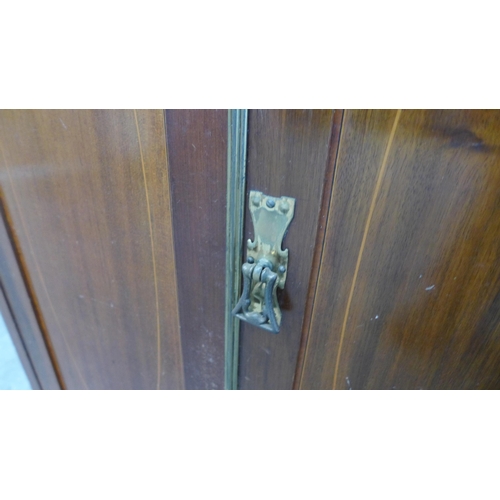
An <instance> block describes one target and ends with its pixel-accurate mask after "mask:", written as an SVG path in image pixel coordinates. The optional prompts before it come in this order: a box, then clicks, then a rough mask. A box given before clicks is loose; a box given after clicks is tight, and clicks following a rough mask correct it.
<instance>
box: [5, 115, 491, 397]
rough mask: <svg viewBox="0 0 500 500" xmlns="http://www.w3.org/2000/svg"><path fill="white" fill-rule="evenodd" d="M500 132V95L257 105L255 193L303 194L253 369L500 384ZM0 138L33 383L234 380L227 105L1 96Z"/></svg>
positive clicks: (257, 383) (241, 375)
mask: <svg viewBox="0 0 500 500" xmlns="http://www.w3.org/2000/svg"><path fill="white" fill-rule="evenodd" d="M499 145H500V113H499V112H498V111H480V110H474V111H454V110H447V111H436V110H432V111H422V110H410V111H406V110H403V111H396V110H369V111H363V110H357V111H351V110H346V111H333V110H324V111H321V110H314V111H313V110H286V111H280V110H250V111H249V113H248V132H247V161H246V193H248V192H249V191H250V190H251V189H255V190H259V191H263V192H264V193H267V194H269V195H273V196H290V197H293V198H295V199H296V206H295V216H294V219H293V221H292V223H291V225H290V227H289V231H288V233H287V235H286V238H285V241H284V246H285V247H287V248H288V249H289V252H290V260H289V269H288V276H287V282H286V286H285V289H284V290H283V291H282V292H281V291H279V292H278V296H279V302H280V307H281V309H282V312H283V320H282V326H281V331H280V333H279V334H277V335H273V334H270V333H269V332H266V331H263V330H261V329H259V328H257V327H255V326H252V325H250V324H247V323H244V322H242V323H241V329H240V335H239V347H238V358H239V366H238V387H239V388H240V389H292V388H296V389H333V388H335V389H462V388H463V389H475V388H481V389H486V388H499V387H500V375H499V373H500V302H499V298H500V244H499V241H500V153H499ZM0 147H1V152H2V154H1V156H0V187H1V201H2V227H1V228H0V229H1V231H0V251H1V257H2V259H1V262H0V279H1V285H2V293H3V297H4V300H3V302H2V301H0V303H4V304H5V305H4V306H3V308H4V310H8V312H9V314H10V315H11V316H12V317H13V318H14V321H13V322H12V324H13V325H14V326H13V329H15V333H14V334H15V335H18V339H19V341H18V344H17V345H18V349H21V350H23V352H24V360H25V363H26V364H27V367H28V374H31V375H30V377H31V378H32V380H34V381H35V385H39V386H40V387H42V388H56V387H62V388H68V389H85V388H88V389H155V388H156V389H158V388H159V389H183V388H186V389H222V388H223V387H224V367H225V358H226V359H227V356H228V355H229V353H228V352H227V345H226V347H225V334H226V333H225V328H226V329H227V326H226V327H225V318H226V309H227V307H226V303H225V295H226V281H227V276H226V253H227V252H228V251H230V250H231V249H230V248H228V247H227V236H226V229H227V226H226V221H227V220H229V219H227V213H226V211H227V210H226V209H227V207H226V199H227V194H228V193H227V189H228V187H227V185H228V176H227V167H228V165H227V163H228V147H230V141H228V113H227V111H225V110H221V111H215V110H203V111H196V110H190V111H181V110H176V111H166V112H164V111H2V112H1V113H0ZM245 202H246V203H248V200H247V197H246V196H245ZM252 235H253V227H252V225H251V222H250V217H249V211H248V206H246V207H245V227H244V240H245V241H246V239H247V238H249V237H252ZM232 250H233V251H237V252H238V254H239V255H240V256H241V262H243V258H244V255H245V250H244V248H243V245H242V248H241V249H239V248H238V249H232Z"/></svg>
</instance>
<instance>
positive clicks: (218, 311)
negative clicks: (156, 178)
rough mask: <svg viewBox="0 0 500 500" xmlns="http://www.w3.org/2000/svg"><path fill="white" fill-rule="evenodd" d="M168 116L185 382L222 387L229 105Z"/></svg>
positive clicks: (197, 386) (191, 386) (199, 386)
mask: <svg viewBox="0 0 500 500" xmlns="http://www.w3.org/2000/svg"><path fill="white" fill-rule="evenodd" d="M165 117H166V130H167V143H168V151H169V166H170V179H171V183H172V201H173V205H172V216H173V225H174V235H175V254H176V267H177V276H178V284H179V314H180V322H181V331H182V349H183V355H184V367H185V380H186V388H187V389H223V388H224V310H225V267H226V169H227V110H168V111H166V114H165Z"/></svg>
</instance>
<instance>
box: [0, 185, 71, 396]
mask: <svg viewBox="0 0 500 500" xmlns="http://www.w3.org/2000/svg"><path fill="white" fill-rule="evenodd" d="M0 199H1V208H2V210H1V216H0V303H1V304H0V311H1V313H2V315H3V317H4V319H5V322H6V325H7V328H8V330H9V333H10V335H11V337H12V340H13V342H14V345H15V347H16V350H17V352H18V354H19V357H20V359H21V363H22V365H23V367H24V369H25V371H26V374H27V376H28V379H29V381H30V383H31V387H32V388H40V389H60V388H61V385H62V379H61V376H60V374H57V373H56V370H55V368H56V367H55V366H54V362H53V357H52V359H51V354H52V356H53V350H52V346H51V343H50V338H49V337H48V335H47V330H46V328H45V325H44V324H43V321H41V315H40V311H39V307H38V305H37V304H36V303H35V302H34V301H33V294H32V293H31V290H32V284H31V282H30V280H29V277H28V276H26V275H23V274H22V269H23V268H24V267H25V266H24V265H23V264H22V262H21V261H20V259H21V255H20V254H19V253H18V252H17V249H16V247H18V246H19V245H18V244H17V243H16V242H15V241H14V237H13V234H12V233H11V232H10V231H9V223H8V222H7V217H6V213H5V210H4V205H5V201H4V198H3V193H2V191H1V190H0Z"/></svg>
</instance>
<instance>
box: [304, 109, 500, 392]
mask: <svg viewBox="0 0 500 500" xmlns="http://www.w3.org/2000/svg"><path fill="white" fill-rule="evenodd" d="M499 242H500V112H498V111H479V110H472V111H453V110H447V111H346V112H345V116H344V122H343V127H342V133H341V140H340V145H339V156H338V162H337V166H336V175H335V181H334V186H333V190H332V194H331V202H330V210H329V214H328V224H327V228H326V235H325V247H324V251H323V254H322V260H321V265H320V272H319V279H318V285H317V291H316V296H315V302H314V307H313V312H312V318H311V324H310V330H309V331H308V332H307V333H308V338H307V347H306V353H305V357H304V365H303V370H302V373H301V376H300V384H299V386H300V388H302V389H332V388H335V389H476V388H483V389H485V388H497V389H498V388H500V244H499Z"/></svg>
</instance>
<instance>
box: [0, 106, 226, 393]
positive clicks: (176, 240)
mask: <svg viewBox="0 0 500 500" xmlns="http://www.w3.org/2000/svg"><path fill="white" fill-rule="evenodd" d="M226 143H227V111H169V112H166V113H164V112H163V111H161V110H157V111H111V110H108V111H90V110H77V111H68V110H67V111H2V112H1V113H0V148H1V153H2V154H1V156H0V186H1V199H2V208H3V223H4V229H5V234H6V235H7V236H6V237H5V238H4V239H2V253H3V255H6V254H7V253H8V251H12V250H13V252H11V253H12V255H15V258H13V257H12V256H11V261H13V262H15V264H16V266H18V270H19V272H18V274H19V276H17V278H16V277H14V276H12V274H13V273H14V274H15V272H16V271H17V270H16V269H15V268H14V267H15V266H13V265H12V264H11V265H10V266H3V267H2V269H1V271H2V273H1V276H0V277H1V279H2V286H3V288H4V291H5V294H6V298H7V302H8V303H9V307H10V308H11V309H12V310H13V311H14V312H16V311H17V314H16V315H15V316H16V317H21V316H22V314H23V313H25V312H26V309H27V307H32V308H33V314H34V317H36V321H34V322H33V321H32V323H36V326H37V328H38V330H37V331H35V330H36V329H34V328H33V324H31V325H29V324H27V323H26V322H25V323H26V324H25V326H23V325H22V324H19V328H20V329H21V330H22V331H21V334H24V337H25V339H28V338H29V337H30V336H31V337H33V339H32V340H33V342H31V343H30V344H29V345H27V346H26V347H27V351H28V357H29V359H30V363H31V364H32V365H33V369H34V372H35V373H37V374H38V375H37V376H38V377H39V379H40V380H39V385H40V386H41V387H46V388H52V387H54V386H57V385H59V386H60V387H62V388H69V389H155V388H156V389H182V388H190V389H192V388H199V389H222V388H223V384H224V306H225V304H224V300H225V297H224V290H225V280H224V272H223V269H224V265H225V220H226V213H225V191H224V187H225V178H226V154H227V153H226V149H227V148H226ZM221 187H222V188H221ZM9 245H10V248H8V247H9ZM220 270H222V272H221V271H220ZM9 280H10V281H9ZM23 293H24V295H23ZM20 296H22V297H25V298H26V297H29V300H24V302H22V301H21V299H19V297H20ZM30 301H31V304H30ZM47 365H51V366H47ZM51 369H52V377H51V373H50V370H51ZM54 375H55V377H54ZM55 379H56V382H54V380H55Z"/></svg>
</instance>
